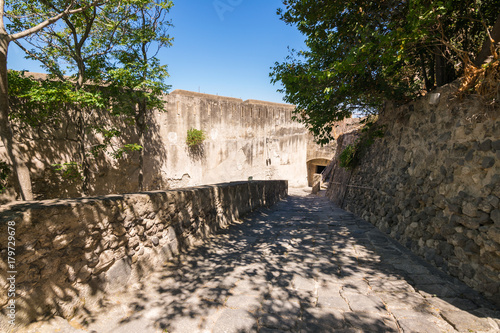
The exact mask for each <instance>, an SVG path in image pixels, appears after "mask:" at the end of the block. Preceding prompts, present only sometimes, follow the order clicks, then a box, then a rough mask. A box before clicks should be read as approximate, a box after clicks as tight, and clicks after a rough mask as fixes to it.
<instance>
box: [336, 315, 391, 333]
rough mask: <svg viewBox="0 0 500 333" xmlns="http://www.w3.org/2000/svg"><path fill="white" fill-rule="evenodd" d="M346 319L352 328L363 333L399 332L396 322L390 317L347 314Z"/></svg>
mask: <svg viewBox="0 0 500 333" xmlns="http://www.w3.org/2000/svg"><path fill="white" fill-rule="evenodd" d="M344 318H345V320H346V322H347V323H348V324H349V325H350V326H352V327H354V328H357V329H360V330H362V331H363V332H370V333H389V332H399V329H398V326H397V324H396V322H395V321H394V319H392V318H391V317H389V316H380V315H377V314H376V313H370V312H346V313H344Z"/></svg>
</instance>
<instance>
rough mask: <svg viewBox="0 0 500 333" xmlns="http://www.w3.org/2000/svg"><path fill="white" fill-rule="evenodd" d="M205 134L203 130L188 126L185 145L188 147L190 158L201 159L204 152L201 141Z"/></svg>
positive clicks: (203, 139)
mask: <svg viewBox="0 0 500 333" xmlns="http://www.w3.org/2000/svg"><path fill="white" fill-rule="evenodd" d="M205 139H206V136H205V132H203V130H199V129H196V128H190V129H189V130H188V131H187V137H186V145H187V148H188V153H189V156H191V158H193V159H195V160H197V159H201V158H202V157H203V155H204V154H205V150H204V147H203V141H205Z"/></svg>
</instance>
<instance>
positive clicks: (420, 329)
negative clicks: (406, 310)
mask: <svg viewBox="0 0 500 333" xmlns="http://www.w3.org/2000/svg"><path fill="white" fill-rule="evenodd" d="M398 323H399V326H400V327H401V328H402V329H403V332H405V333H407V332H408V333H441V332H442V331H441V330H440V329H438V328H436V327H435V325H434V324H433V323H432V322H429V321H428V320H426V319H422V318H405V319H398Z"/></svg>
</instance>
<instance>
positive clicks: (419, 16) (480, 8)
mask: <svg viewBox="0 0 500 333" xmlns="http://www.w3.org/2000/svg"><path fill="white" fill-rule="evenodd" d="M283 3H284V5H285V8H284V9H283V10H279V11H278V14H279V15H280V16H281V19H282V20H283V21H285V22H286V23H288V24H290V25H295V26H296V27H297V28H298V30H299V31H300V32H302V33H303V34H304V35H305V37H306V45H307V47H308V49H307V50H303V51H298V52H297V51H294V50H292V51H291V54H290V55H289V56H288V57H287V58H286V60H285V61H284V62H282V63H276V64H275V66H274V68H273V72H272V73H271V74H270V75H271V77H272V82H273V83H278V82H281V83H282V85H283V88H282V89H280V90H279V91H281V92H283V93H285V101H287V102H289V103H292V104H295V105H296V106H297V109H296V111H295V117H296V119H298V120H299V121H301V122H303V123H305V124H306V125H307V126H308V127H309V129H310V130H311V131H312V133H313V134H314V135H315V137H316V140H317V141H318V142H319V143H322V144H325V143H328V142H329V141H330V140H331V139H333V138H332V136H331V128H332V123H333V122H335V121H339V120H342V119H344V118H346V117H349V116H351V115H352V114H353V113H359V112H362V113H365V114H374V113H376V112H377V110H378V109H379V108H380V107H381V105H383V103H384V102H385V101H386V100H392V101H394V102H396V103H405V102H407V101H408V100H411V99H412V98H414V97H415V96H417V95H418V94H419V93H420V92H421V91H423V90H427V91H429V90H432V89H433V88H434V87H436V86H441V85H443V84H446V83H448V82H451V81H452V80H454V79H455V78H457V77H459V76H461V75H463V74H464V71H465V69H466V68H467V66H468V65H469V64H470V63H471V60H470V59H474V55H475V54H476V53H477V52H478V49H479V48H480V46H481V45H482V43H483V41H484V40H485V37H486V33H487V29H485V27H487V28H488V29H490V28H491V26H492V25H493V23H494V22H495V19H496V18H497V15H498V8H500V0H485V1H478V0H462V1H458V0H446V1H429V0H415V1H402V0H389V1H366V0H354V1H347V2H346V1H338V0H324V1H314V0H284V1H283Z"/></svg>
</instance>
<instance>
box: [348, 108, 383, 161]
mask: <svg viewBox="0 0 500 333" xmlns="http://www.w3.org/2000/svg"><path fill="white" fill-rule="evenodd" d="M375 121H376V119H373V118H367V119H365V120H363V121H362V122H361V123H364V124H365V126H364V127H363V128H362V129H361V136H360V137H359V138H358V139H357V140H356V141H355V142H354V144H353V145H347V147H345V148H344V150H343V151H342V153H340V156H339V163H340V166H341V167H343V168H345V169H347V170H352V169H354V168H355V167H356V166H357V165H358V163H359V161H360V160H361V157H362V156H363V154H364V153H365V151H366V150H367V149H368V148H369V147H370V146H371V145H372V144H373V143H374V142H375V139H376V138H382V137H383V136H384V134H385V128H386V125H382V126H380V125H377V124H376V123H375Z"/></svg>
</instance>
